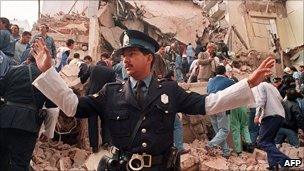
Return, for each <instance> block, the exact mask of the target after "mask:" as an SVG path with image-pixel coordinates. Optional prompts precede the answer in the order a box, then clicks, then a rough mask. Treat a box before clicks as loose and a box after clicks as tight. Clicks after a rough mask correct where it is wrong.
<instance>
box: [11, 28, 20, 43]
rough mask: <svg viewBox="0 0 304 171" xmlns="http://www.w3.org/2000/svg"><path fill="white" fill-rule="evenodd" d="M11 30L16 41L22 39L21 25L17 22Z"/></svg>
mask: <svg viewBox="0 0 304 171" xmlns="http://www.w3.org/2000/svg"><path fill="white" fill-rule="evenodd" d="M11 31H12V36H13V38H14V41H18V40H19V39H20V34H19V31H20V30H19V26H18V25H17V24H12V26H11Z"/></svg>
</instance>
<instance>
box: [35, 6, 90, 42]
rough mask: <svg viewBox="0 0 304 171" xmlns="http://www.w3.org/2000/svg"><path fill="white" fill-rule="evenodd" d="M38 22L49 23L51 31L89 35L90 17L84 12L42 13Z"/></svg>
mask: <svg viewBox="0 0 304 171" xmlns="http://www.w3.org/2000/svg"><path fill="white" fill-rule="evenodd" d="M38 22H39V23H45V24H48V26H49V27H50V32H51V33H55V32H59V33H61V34H70V35H86V36H88V35H89V18H88V17H86V16H84V15H82V14H78V13H71V14H65V13H64V12H59V13H57V15H54V16H50V15H42V16H41V18H40V19H39V21H38Z"/></svg>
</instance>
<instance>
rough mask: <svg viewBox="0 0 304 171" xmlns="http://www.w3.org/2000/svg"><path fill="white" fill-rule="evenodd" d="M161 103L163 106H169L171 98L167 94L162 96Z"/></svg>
mask: <svg viewBox="0 0 304 171" xmlns="http://www.w3.org/2000/svg"><path fill="white" fill-rule="evenodd" d="M160 101H161V102H162V103H163V104H168V103H169V97H168V95H167V94H162V95H161V96H160Z"/></svg>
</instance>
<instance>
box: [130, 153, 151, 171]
mask: <svg viewBox="0 0 304 171" xmlns="http://www.w3.org/2000/svg"><path fill="white" fill-rule="evenodd" d="M145 157H147V158H148V164H145V160H144V158H145ZM151 164H152V156H151V155H149V154H146V153H143V154H142V155H140V154H133V155H132V157H131V159H130V160H129V162H128V165H129V167H130V169H132V170H134V171H138V170H142V169H143V168H144V167H151Z"/></svg>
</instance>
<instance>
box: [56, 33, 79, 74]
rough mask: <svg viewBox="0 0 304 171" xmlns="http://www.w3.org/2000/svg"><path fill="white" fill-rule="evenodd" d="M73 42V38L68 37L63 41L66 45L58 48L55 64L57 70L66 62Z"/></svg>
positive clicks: (72, 47)
mask: <svg viewBox="0 0 304 171" xmlns="http://www.w3.org/2000/svg"><path fill="white" fill-rule="evenodd" d="M74 44H75V41H74V40H73V39H68V40H67V41H66V42H65V45H66V46H64V47H60V48H58V52H57V57H56V65H55V68H56V70H57V72H60V70H61V69H62V68H63V67H64V66H65V65H67V64H68V58H69V56H70V53H71V50H72V49H74Z"/></svg>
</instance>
